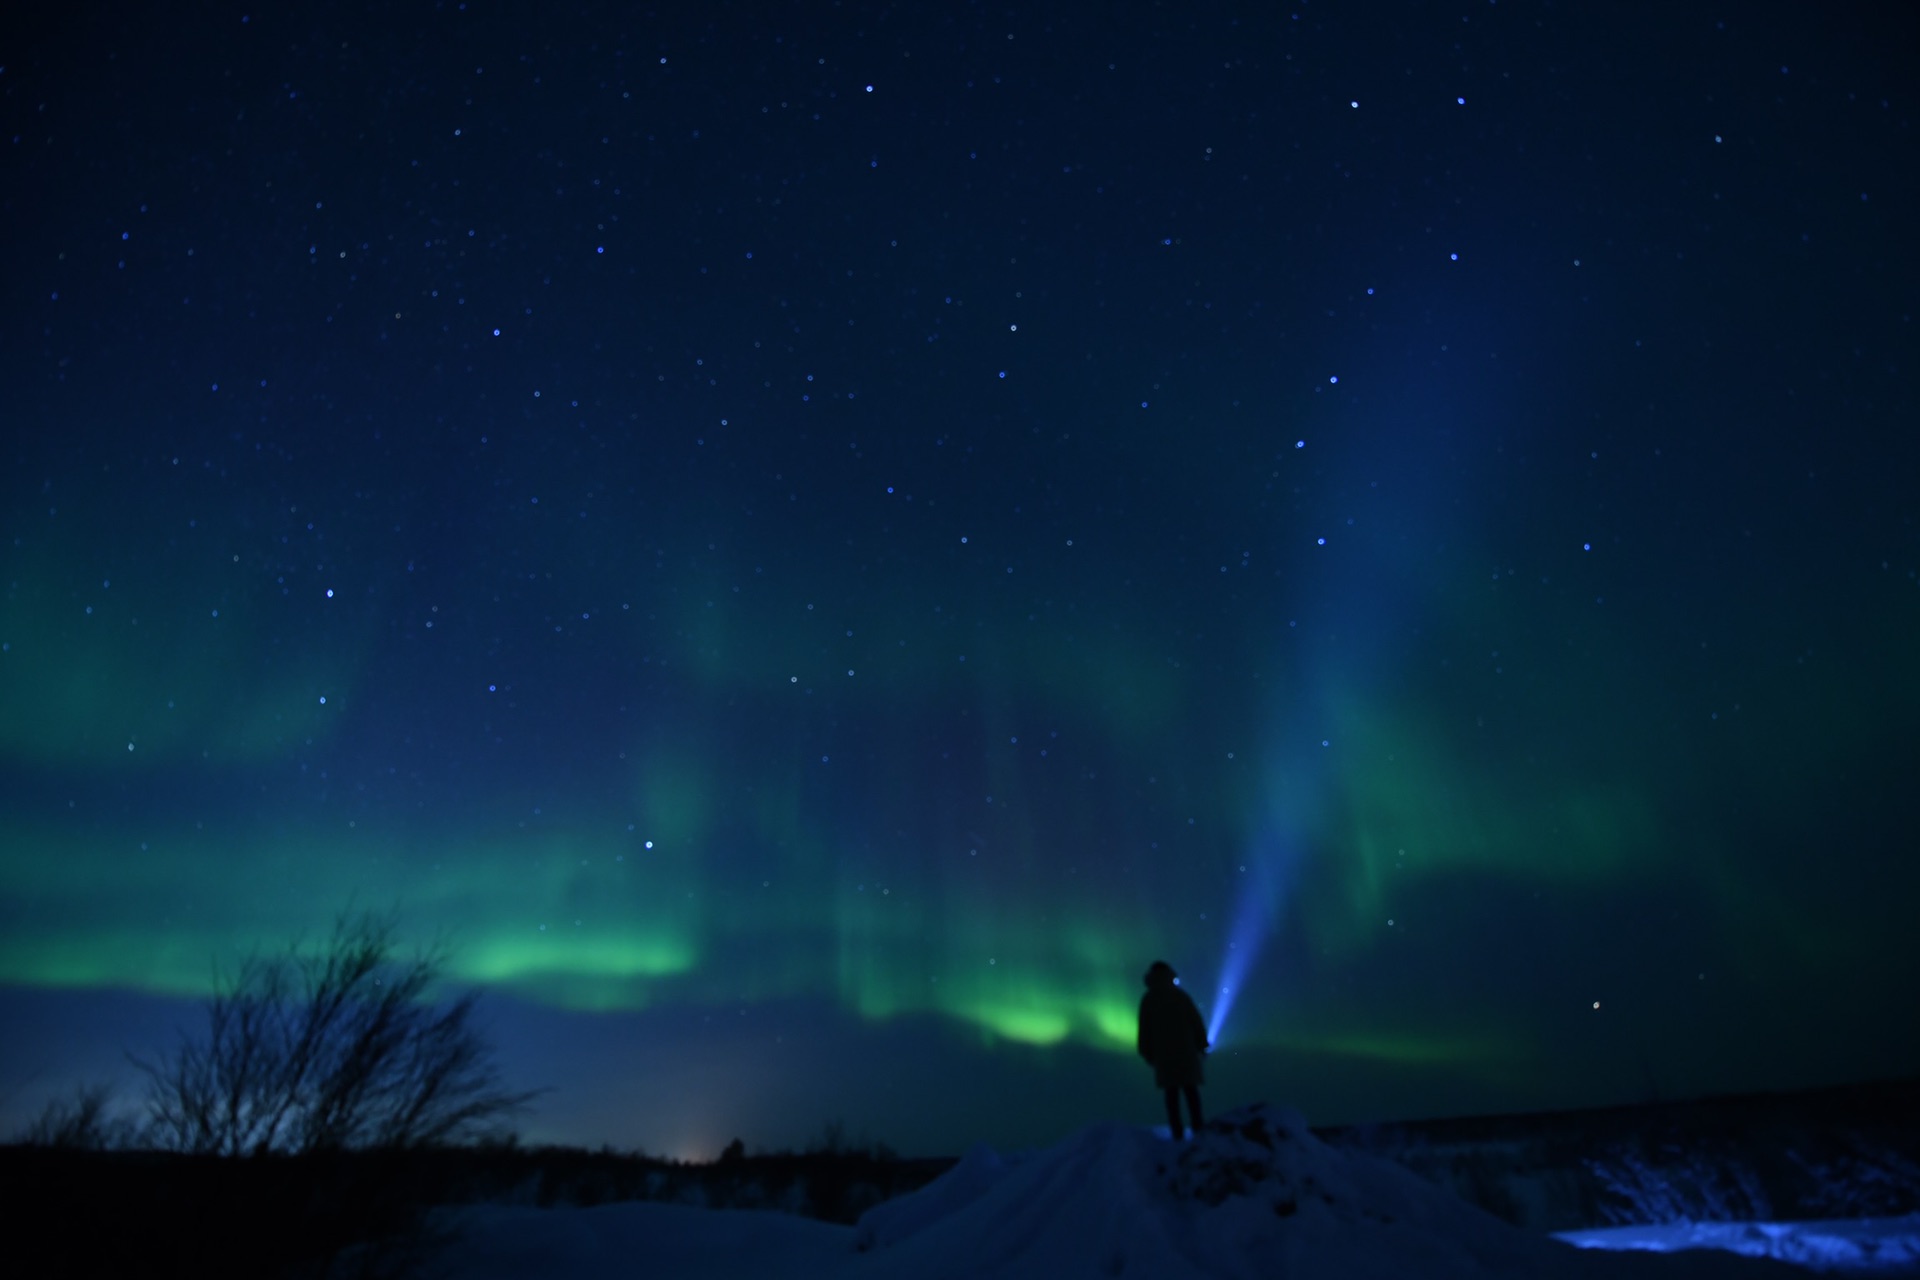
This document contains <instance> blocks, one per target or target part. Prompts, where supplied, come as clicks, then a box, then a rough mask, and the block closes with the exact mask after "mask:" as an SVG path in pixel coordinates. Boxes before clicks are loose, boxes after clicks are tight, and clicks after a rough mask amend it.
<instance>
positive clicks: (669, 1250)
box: [439, 1106, 1920, 1280]
mask: <svg viewBox="0 0 1920 1280" xmlns="http://www.w3.org/2000/svg"><path fill="white" fill-rule="evenodd" d="M446 1225H451V1226H455V1227H456V1229H457V1230H458V1232H459V1235H458V1238H457V1239H456V1240H455V1241H454V1242H453V1243H452V1244H451V1245H449V1246H448V1247H447V1249H446V1251H445V1252H444V1253H443V1254H442V1256H441V1258H440V1260H439V1261H440V1270H441V1271H442V1273H443V1274H446V1275H449V1276H459V1277H475V1278H485V1277H519V1276H541V1277H552V1278H555V1280H560V1278H564V1277H583V1278H585V1277H595V1278H597V1277H604V1276H617V1275H626V1274H644V1275H647V1276H651V1277H695V1276H698V1277H707V1278H711V1280H728V1278H731V1277H747V1276H751V1277H757V1278H760V1280H778V1278H782V1277H821V1278H823V1280H829V1278H831V1280H859V1278H865V1277H873V1278H876V1280H881V1278H886V1280H891V1278H894V1277H899V1278H905V1277H914V1278H915V1280H939V1278H941V1277H953V1278H955V1280H957V1278H959V1277H1005V1278H1006V1280H1014V1278H1016V1277H1034V1278H1036V1280H1073V1278H1075V1277H1083V1276H1084V1277H1096V1276H1097V1277H1112V1276H1130V1277H1148V1278H1150V1280H1186V1278H1188V1277H1223V1278H1234V1280H1239V1278H1242V1277H1244V1278H1246V1280H1253V1278H1255V1277H1273V1276H1286V1277H1290V1278H1292V1280H1333V1278H1335V1277H1338V1278H1339V1280H1376V1278H1377V1280H1388V1278H1391V1280H1410V1278H1419V1280H1467V1278H1469V1277H1511V1278H1514V1280H1518V1278H1520V1277H1526V1278H1527V1280H1553V1278H1555V1277H1589V1278H1591V1280H1605V1278H1607V1277H1620V1278H1621V1280H1626V1278H1629V1277H1636V1276H1639V1277H1651V1278H1654V1280H1658V1278H1659V1277H1670V1278H1672V1280H1710V1278H1712V1277H1724V1278H1725V1280H1740V1278H1741V1277H1748V1278H1749V1280H1764V1277H1767V1276H1776V1277H1790V1276H1805V1275H1806V1274H1807V1272H1806V1271H1805V1270H1804V1269H1803V1266H1806V1265H1811V1266H1817V1267H1824V1268H1833V1267H1839V1266H1845V1267H1848V1268H1859V1269H1867V1268H1875V1269H1878V1270H1880V1271H1882V1272H1884V1271H1885V1269H1886V1268H1887V1267H1888V1266H1890V1265H1897V1266H1899V1267H1902V1268H1906V1269H1911V1270H1913V1271H1914V1272H1915V1273H1916V1274H1920V1267H1916V1260H1917V1259H1920V1219H1915V1218H1909V1219H1900V1220H1893V1221H1891V1222H1885V1221H1883V1222H1881V1223H1880V1224H1877V1225H1875V1224H1832V1223H1828V1224H1797V1225H1779V1224H1766V1225H1760V1224H1750V1225H1740V1224H1722V1225H1721V1227H1720V1228H1717V1229H1709V1228H1706V1227H1692V1228H1682V1227H1665V1228H1645V1227H1642V1228H1616V1229H1612V1230H1607V1231H1586V1232H1578V1233H1573V1234H1572V1235H1571V1236H1570V1237H1568V1240H1560V1239H1555V1238H1553V1237H1550V1236H1546V1235H1541V1234H1537V1233H1534V1232H1529V1231H1524V1230H1522V1229H1520V1228H1517V1227H1512V1226H1509V1225H1507V1224H1506V1223H1504V1222H1502V1221H1500V1220H1499V1219H1497V1218H1494V1217H1493V1216H1491V1215H1490V1214H1487V1213H1485V1212H1483V1211H1481V1210H1479V1209H1477V1208H1475V1207H1473V1206H1471V1205H1469V1204H1466V1203H1465V1202H1464V1201H1462V1200H1460V1199H1459V1198H1457V1197H1456V1196H1454V1195H1453V1194H1452V1193H1450V1192H1448V1191H1445V1190H1443V1189H1441V1188H1439V1187H1436V1186H1434V1185H1432V1184H1430V1183H1428V1182H1426V1181H1424V1180H1422V1179H1421V1178H1419V1177H1417V1176H1416V1175H1414V1174H1412V1173H1409V1172H1408V1171H1407V1170H1405V1169H1403V1168H1401V1167H1399V1166H1398V1165H1395V1164H1393V1163H1391V1162H1389V1161H1387V1160H1384V1159H1381V1158H1379V1157H1375V1156H1371V1155H1367V1154H1364V1153H1360V1152H1354V1151H1342V1150H1337V1149H1335V1148H1333V1147H1329V1146H1327V1145H1326V1144H1325V1143H1323V1142H1321V1141H1320V1140H1319V1139H1318V1138H1316V1137H1315V1136H1314V1135H1313V1134H1312V1132H1311V1131H1310V1130H1309V1129H1308V1128H1307V1125H1306V1123H1305V1121H1304V1120H1303V1119H1302V1118H1301V1117H1300V1116H1299V1115H1298V1114H1297V1113H1294V1112H1291V1111H1287V1110H1283V1109H1277V1108H1268V1107H1258V1106H1256V1107H1248V1108H1243V1109H1241V1110H1239V1111H1235V1112H1232V1113H1230V1114H1228V1115H1227V1116H1224V1117H1222V1118H1221V1119H1220V1120H1218V1121H1216V1122H1215V1123H1214V1124H1213V1125H1212V1126H1210V1127H1209V1128H1208V1130H1207V1131H1206V1132H1205V1133H1203V1134H1202V1135H1200V1136H1199V1138H1197V1139H1196V1140H1194V1141H1192V1142H1188V1143H1183V1144H1175V1143H1171V1142H1169V1141H1167V1140H1166V1138H1164V1137H1162V1136H1160V1135H1158V1134H1155V1133H1154V1132H1153V1131H1151V1130H1147V1129H1142V1128H1136V1127H1131V1126H1125V1125H1118V1124H1100V1125H1094V1126H1091V1127H1090V1128H1087V1129H1084V1130H1082V1131H1081V1132H1080V1133H1078V1134H1076V1135H1074V1136H1073V1137H1071V1138H1068V1139H1067V1140H1066V1141H1064V1142H1061V1143H1059V1144H1058V1145H1056V1146H1053V1147H1050V1148H1047V1149H1046V1150H1043V1151H1040V1152H1037V1153H1034V1154H1031V1155H1026V1156H1022V1157H1003V1156H1001V1155H999V1154H996V1153H995V1152H994V1151H992V1150H990V1149H988V1148H986V1147H984V1146H983V1147H976V1148H975V1149H974V1150H972V1151H970V1152H968V1153H967V1155H966V1156H965V1157H964V1158H963V1159H962V1160H961V1161H960V1162H959V1164H957V1165H956V1166H955V1167H954V1168H953V1169H952V1170H950V1171H949V1172H948V1173H946V1174H945V1175H944V1176H942V1177H941V1178H939V1179H938V1180H936V1181H934V1182H932V1183H930V1184H928V1185H927V1186H926V1187H924V1188H922V1189H921V1190H919V1191H917V1192H914V1193H912V1194H910V1195H906V1196H902V1197H900V1198H898V1199H895V1200H891V1201H888V1202H886V1203H885V1204H882V1205H879V1206H877V1207H875V1208H874V1209H872V1210H870V1211H869V1212H868V1213H867V1214H866V1215H865V1216H864V1217H862V1218H861V1220H860V1221H859V1223H858V1224H856V1225H855V1226H852V1227H842V1226H835V1225H832V1224H828V1223H822V1222H816V1221H811V1220H808V1219H804V1218H797V1217H793V1216H791V1215H788V1214H782V1213H772V1212H750V1211H739V1210H729V1211H717V1210H706V1209H695V1208H688V1207H685V1206H680V1205H663V1204H649V1203H626V1204H609V1205H601V1206H597V1207H594V1208H588V1209H536V1208H530V1207H524V1206H480V1207H477V1208H470V1209H465V1210H461V1211H459V1212H458V1213H457V1214H452V1213H451V1211H450V1215H449V1220H448V1222H447V1224H446ZM1688 1232H1692V1233H1693V1234H1691V1235H1689V1234H1688ZM1661 1233H1665V1234H1661ZM1568 1241H1571V1243H1569V1242H1568ZM1573 1244H1579V1245H1582V1246H1589V1247H1584V1248H1575V1247H1572V1245H1573ZM1691 1245H1699V1246H1706V1247H1703V1248H1689V1247H1688V1246H1691ZM1679 1249H1684V1250H1685V1251H1684V1252H1675V1251H1674V1250H1679ZM1729 1250H1732V1251H1734V1252H1729ZM1740 1254H1745V1255H1748V1256H1738V1255H1740ZM1767 1254H1770V1255H1771V1256H1772V1257H1776V1258H1785V1259H1790V1260H1791V1261H1792V1262H1795V1263H1799V1264H1803V1265H1802V1266H1789V1265H1787V1264H1785V1263H1783V1262H1778V1261H1771V1260H1768V1259H1767V1258H1766V1257H1757V1256H1754V1255H1767Z"/></svg>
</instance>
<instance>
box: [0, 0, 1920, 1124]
mask: <svg viewBox="0 0 1920 1280" xmlns="http://www.w3.org/2000/svg"><path fill="white" fill-rule="evenodd" d="M56 9H57V13H56ZM28 11H32V12H31V14H30V13H29V12H28ZM4 23H5V25H4V27H0V116H3V119H0V143H3V144H4V145H3V146H0V219H3V221H0V242H3V243H4V259H0V261H4V263H5V270H4V272H0V297H3V298H4V305H3V306H0V495H3V497H4V502H3V503H0V519H3V520H4V528H3V530H0V533H3V534H4V544H3V545H0V589H3V594H0V1028H4V1032H5V1034H4V1035H0V1119H4V1120H5V1121H6V1122H7V1127H8V1128H9V1129H11V1128H13V1127H15V1126H17V1124H18V1123H19V1121H20V1120H21V1119H22V1118H24V1117H25V1116H27V1115H29V1114H31V1113H32V1112H33V1111H35V1110H37V1109H38V1107H39V1105H40V1104H41V1103H42V1102H43V1101H44V1099H45V1098H46V1097H47V1096H48V1095H49V1094H50V1093H52V1092H55V1091H60V1090H64V1089H66V1088H68V1087H69V1086H70V1084H71V1083H72V1082H73V1081H75V1080H77V1079H87V1078H94V1077H96V1076H101V1075H107V1076H111V1075H113V1074H115V1073H116V1072H119V1073H121V1074H122V1076H123V1077H124V1068H123V1065H122V1063H121V1059H120V1056H119V1055H120V1052H121V1050H122V1049H136V1050H144V1049H150V1048H153V1047H157V1046H160V1045H164V1044H165V1043H167V1042H168V1040H169V1037H170V1036H171V1035H172V1030H173V1028H174V1027H176V1026H190V1025H191V1024H192V1019H193V1018H194V1016H195V1014H194V1010H195V1009H196V1008H197V1002H198V1000H199V999H200V998H201V997H203V996H204V995H205V994H206V992H207V991H208V990H209V989H210V982H211V980H212V974H213V972H214V970H215V966H216V965H230V964H232V963H234V962H235V961H237V960H238V959H239V958H240V957H241V956H243V955H244V954H246V953H247V952H248V951H249V950H250V949H255V948H269V949H271V948H275V947H279V946H283V945H285V944H286V943H288V942H290V941H292V940H293V939H295V938H296V937H302V936H304V937H308V938H311V937H313V936H315V935H317V934H323V933H324V932H325V931H326V929H327V927H328V925H329V923H330V922H331V921H332V920H333V919H334V917H335V916H336V915H337V914H338V913H339V912H341V911H343V910H346V909H350V908H360V909H375V910H380V911H390V912H392V913H394V914H395V916H396V918H397V919H398V920H399V922H400V924H401V927H402V932H403V935H404V937H405V938H406V939H408V940H409V942H414V941H417V942H422V943H425V942H431V941H433V940H435V939H443V940H445V941H446V942H447V944H448V945H449V946H450V948H451V954H452V957H453V959H452V962H451V965H450V976H451V977H452V978H453V979H454V980H456V981H458V982H462V983H477V984H480V985H481V986H483V987H484V988H485V989H486V991H487V993H488V994H487V998H486V1000H485V1002H484V1003H483V1009H484V1010H485V1011H486V1018H487V1025H488V1027H489V1030H490V1034H491V1035H492V1037H493V1039H494V1041H495V1043H496V1044H497V1045H498V1046H499V1050H500V1056H501V1061H502V1063H503V1065H504V1066H505V1068H506V1070H507V1072H508V1076H509V1081H510V1083H512V1084H513V1085H515V1086H516V1087H525V1088H534V1087H550V1088H551V1092H550V1093H548V1094H546V1095H545V1096H544V1097H543V1098H542V1099H541V1101H540V1103H539V1104H538V1106H537V1107H536V1109H535V1110H534V1111H533V1112H532V1113H530V1114H529V1115H528V1116H527V1117H525V1118H524V1120H523V1123H522V1126H521V1127H522V1132H523V1134H525V1135H526V1136H527V1137H529V1138H532V1139H553V1140H562V1141H569V1142H578V1143H584V1144H589V1145H598V1144H600V1143H602V1142H610V1143H612V1144H614V1145H616V1146H622V1147H625V1146H633V1145H639V1146H642V1147H645V1148H646V1149H648V1150H650V1151H656V1152H663V1153H666V1154H676V1155H712V1154H713V1153H714V1152H716V1151H717V1150H718V1148H719V1147H720V1146H721V1144H723V1143H724V1142H725V1141H726V1140H728V1139H729V1138H731V1137H734V1136H739V1137H741V1138H743V1139H744V1140H745V1141H746V1142H747V1143H748V1144H749V1146H750V1147H752V1146H767V1147H772V1146H782V1145H795V1144H801V1143H804V1142H806V1141H807V1140H809V1139H810V1138H812V1137H814V1136H816V1135H819V1134H821V1133H822V1131H823V1129H824V1126H826V1125H827V1124H828V1123H829V1122H834V1121H838V1122H840V1123H841V1124H842V1125H843V1126H844V1130H845V1133H846V1135H847V1136H848V1137H850V1138H853V1137H861V1138H870V1139H874V1140H878V1141H883V1142H886V1143H889V1144H891V1145H893V1146H894V1147H896V1148H898V1149H900V1150H903V1151H906V1152H912V1153H921V1152H925V1153H941V1152H944V1153H957V1152H959V1151H960V1150H963V1149H964V1148H965V1147H966V1146H967V1145H968V1144H969V1143H971V1142H972V1141H974V1140H976V1139H985V1140H988V1141H993V1142H996V1143H1029V1142H1043V1141H1049V1140H1052V1139H1054V1138H1058V1137H1060V1136H1063V1135H1064V1134H1066V1133H1067V1132H1069V1131H1070V1130H1071V1129H1073V1128H1074V1127H1077V1126H1078V1125H1081V1124H1084V1123H1086V1122H1088V1121H1091V1120H1095V1119H1102V1118H1120V1119H1130V1120H1135V1121H1138V1122H1140V1123H1148V1122H1151V1121H1152V1120H1154V1119H1155V1118H1156V1117H1157V1116H1158V1114H1159V1110H1160V1104H1159V1099H1158V1097H1157V1095H1156V1094H1155V1092H1154V1091H1153V1089H1152V1082H1151V1074H1150V1072H1149V1071H1148V1070H1147V1069H1146V1068H1145V1067H1144V1066H1143V1065H1142V1064H1141V1063H1139V1062H1138V1060H1137V1059H1135V1058H1134V1056H1133V1018H1134V1008H1135V1004H1136V1001H1137V999H1138V996H1139V993H1140V990H1141V988H1140V975H1141V972H1142V971H1143V970H1144V969H1145V968H1146V966H1147V964H1148V962H1150V961H1151V960H1153V959H1155V958H1164V959H1166V960H1168V961H1170V962H1172V963H1173V964H1174V966H1175V967H1176V968H1178V969H1179V970H1180V971H1181V973H1182V977H1183V981H1184V984H1185V985H1186V987H1187V989H1188V990H1189V991H1191V992H1192V993H1193V994H1194V995H1195V996H1196V998H1197V999H1198V1000H1199V1002H1200V1003H1201V1005H1202V1007H1203V1008H1204V1009H1205V1010H1206V1011H1207V1012H1208V1013H1209V1014H1210V1015H1214V1014H1217V1013H1218V1012H1219V1011H1220V1010H1222V1009H1223V1008H1225V1009H1228V1010H1230V1012H1229V1013H1228V1014H1227V1016H1226V1017H1225V1021H1224V1026H1223V1027H1222V1028H1221V1031H1220V1044H1219V1047H1218V1049H1217V1051H1216V1053H1215V1055H1214V1058H1213V1060H1212V1062H1211V1064H1210V1081H1211V1083H1210V1087H1209V1091H1208V1098H1209V1101H1210V1104H1211V1105H1213V1106H1215V1107H1224V1106H1228V1105H1232V1104H1235V1103H1238V1102H1246V1101H1252V1100H1256V1099H1267V1100H1270V1101H1275V1102H1287V1103H1292V1104H1295V1105H1298V1106H1300V1107H1302V1108H1303V1109H1304V1110H1305V1111H1306V1112H1307V1113H1308V1115H1309V1117H1310V1118H1311V1119H1313V1120H1315V1121H1317V1122H1321V1121H1324V1122H1336V1121H1348V1120H1362V1119H1393V1118H1412V1117H1420V1116H1431V1115H1439V1114H1451V1113H1461V1112H1472V1111H1491V1110H1518V1109H1528V1108H1536V1107H1550V1106H1571V1105H1584V1104H1594V1103H1610V1102H1622V1101H1638V1100H1641V1099H1645V1098H1650V1097H1655V1096H1658V1097H1662V1098H1672V1097H1684V1096H1691V1095H1698V1094H1703V1093H1710V1092H1721V1091H1729V1090H1747V1089H1762V1088H1779V1087H1797V1086H1803V1085H1813V1084H1823V1083H1833V1082H1839V1081H1845V1080H1852V1079H1864V1078H1872V1077H1884V1076H1890V1075H1896V1074H1906V1073H1911V1072H1914V1071H1916V1070H1920V1020H1916V1019H1915V1018H1914V1017H1913V1016H1912V1009H1913V1000H1914V995H1913V993H1914V991H1915V990H1916V989H1920V943H1916V937H1917V936H1920V932H1917V930H1916V925H1915V922H1914V917H1915V904H1916V902H1920V862H1917V861H1916V857H1915V855H1916V844H1917V841H1916V837H1915V834H1914V833H1915V831H1916V829H1917V828H1920V785H1917V783H1916V778H1917V777H1920V750H1916V747H1915V737H1914V734H1915V724H1916V721H1917V720H1920V662H1917V661H1916V655H1920V579H1917V578H1916V573H1917V572H1920V529H1917V528H1916V525H1915V518H1916V514H1917V513H1920V444H1917V443H1916V440H1917V439H1920V436H1917V433H1916V423H1920V404H1916V395H1915V391H1914V388H1913V376H1914V372H1915V368H1916V354H1917V353H1916V332H1915V329H1916V327H1915V324H1914V311H1915V309H1916V306H1920V301H1917V300H1916V283H1917V282H1920V272H1917V271H1916V248H1915V245H1916V237H1915V230H1916V228H1920V199H1917V197H1920V147H1916V145H1915V136H1914V127H1913V120H1914V112H1915V108H1916V101H1915V97H1916V89H1917V88H1920V84H1917V83H1916V80H1917V77H1916V72H1915V67H1916V58H1915V54H1916V50H1920V18H1916V14H1915V10H1914V9H1913V8H1912V7H1911V6H1908V5H1902V4H1871V5H1869V4H1863V5H1854V6H1848V5H1840V4H1834V5H1825V4H1822V5H1817V6H1810V5H1803V4H1772V5H1761V4H1744V3H1743V4H1738V5H1721V6H1720V7H1718V8H1711V7H1702V6H1700V5H1697V4H1690V3H1680V4H1663V5H1658V6H1651V5H1648V6H1633V5H1628V6H1622V5H1618V4H1599V3H1594V4H1568V3H1544V2H1543V0H1499V2H1498V3H1488V2H1487V0H1459V2H1456V3H1448V4H1369V5H1352V6H1330V5H1328V6H1323V5H1321V4H1305V3H1296V4H1291V5H1289V4H1286V3H1280V4H1274V5H1264V4H1262V5H1243V6H1221V5H1212V4H1205V3H1201V4H1192V5H1189V4H1166V5H1146V4H1119V5H1115V6H1111V7H1110V11H1109V6H1104V5H1058V6H1054V7H1052V8H1051V9H1048V8H1024V7H1014V8H1007V7H1004V6H989V5H974V4H961V3H955V4H950V5H918V4H914V5H900V6H894V7H885V6H870V5H856V4H829V3H826V2H825V0H822V2H820V3H806V4H774V3H764V4H761V3H733V4H723V3H713V4H705V3H703V4H698V5H696V4H691V3H688V4H661V5H655V6H650V7H649V6H621V5H615V4H607V3H603V2H601V0H592V2H591V3H587V4H584V5H582V4H561V5H530V4H528V5H511V6H508V5H495V4H466V5H459V4H442V5H424V4H422V5H405V4H402V5H396V6H391V7H390V6H386V5H379V6H369V7H363V8H355V7H353V6H349V5H344V4H329V5H315V6H311V7H307V6H283V5H273V6H265V7H264V9H263V10H262V11H251V12H250V11H249V10H247V9H246V8H244V7H234V6H226V5H213V6H173V5H133V4H123V5H104V6H103V5H87V4H76V5H72V6H53V5H33V6H28V5H19V6H10V7H9V12H8V16H7V17H6V18H5V19H4ZM23 24H32V25H23ZM1223 988H1224V989H1223Z"/></svg>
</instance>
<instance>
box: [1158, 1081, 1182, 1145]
mask: <svg viewBox="0 0 1920 1280" xmlns="http://www.w3.org/2000/svg"><path fill="white" fill-rule="evenodd" d="M1163 1092H1164V1093H1165V1094H1166V1095H1167V1132H1168V1133H1169V1134H1171V1135H1172V1137H1173V1140H1174V1141H1175V1142H1178V1141H1180V1139H1182V1138H1184V1137H1186V1136H1187V1135H1186V1131H1185V1130H1184V1129H1182V1128H1181V1126H1180V1091H1179V1090H1178V1089H1176V1088H1174V1087H1172V1086H1171V1085H1169V1086H1168V1087H1167V1088H1166V1089H1165V1090H1163Z"/></svg>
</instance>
